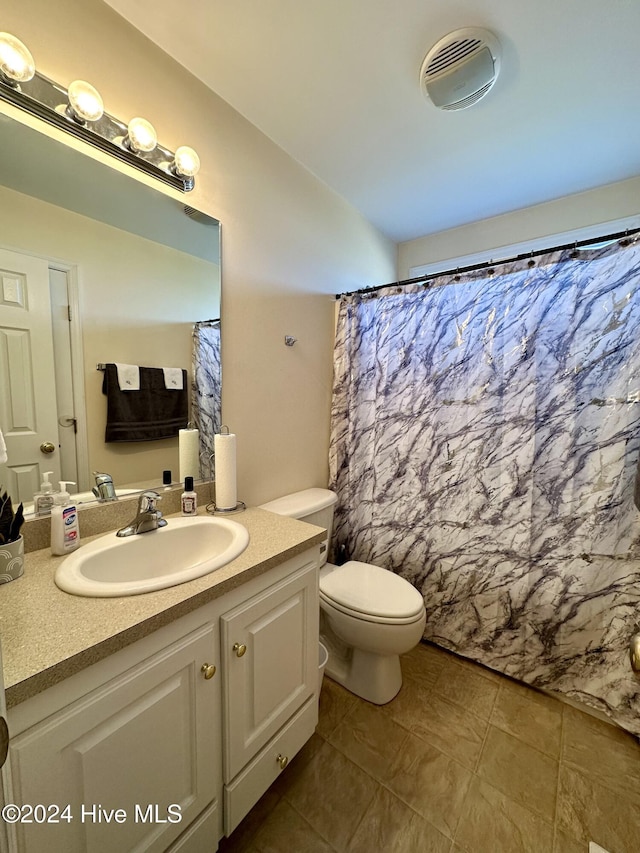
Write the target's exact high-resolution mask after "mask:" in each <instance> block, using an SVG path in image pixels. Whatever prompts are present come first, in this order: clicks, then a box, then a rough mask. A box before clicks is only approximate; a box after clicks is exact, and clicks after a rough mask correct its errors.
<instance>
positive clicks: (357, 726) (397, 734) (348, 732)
mask: <svg viewBox="0 0 640 853" xmlns="http://www.w3.org/2000/svg"><path fill="white" fill-rule="evenodd" d="M408 737H409V732H407V730H406V729H403V728H402V727H401V726H399V725H398V724H397V723H396V722H394V721H393V720H392V719H390V718H389V716H388V715H387V714H385V713H383V712H382V710H381V709H380V708H378V707H375V706H373V705H369V704H367V703H364V702H363V703H361V704H359V705H356V706H354V707H353V708H352V709H351V711H350V712H349V713H348V714H347V716H346V717H345V718H344V719H343V721H342V722H341V723H340V725H339V726H338V727H337V728H336V729H335V730H334V732H333V733H332V734H331V735H330V736H329V738H328V740H329V742H330V743H331V744H332V745H333V746H335V747H336V749H339V750H340V752H342V753H344V755H346V756H347V758H350V759H351V761H353V762H354V763H355V764H357V765H358V767H361V768H362V769H363V770H364V771H365V772H366V773H368V774H369V775H371V776H373V777H374V778H375V779H377V780H378V781H380V782H386V780H387V779H388V776H389V768H390V767H391V766H392V764H393V761H394V759H395V757H396V755H397V754H398V752H401V751H402V749H403V744H404V742H405V740H406V739H407V738H408Z"/></svg>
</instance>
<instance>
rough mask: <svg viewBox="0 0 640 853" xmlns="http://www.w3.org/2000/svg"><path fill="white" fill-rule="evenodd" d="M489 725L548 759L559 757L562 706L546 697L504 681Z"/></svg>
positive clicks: (515, 683)
mask: <svg viewBox="0 0 640 853" xmlns="http://www.w3.org/2000/svg"><path fill="white" fill-rule="evenodd" d="M491 724H492V725H494V726H497V727H498V728H499V729H502V730H503V731H505V732H508V733H509V734H511V735H513V736H514V737H517V738H519V739H520V740H523V741H524V742H525V743H528V744H529V745H530V746H534V747H535V748H536V749H539V750H541V751H542V752H545V753H546V754H547V755H550V756H551V757H552V758H556V759H557V758H559V756H560V741H561V735H562V705H561V704H560V703H559V702H558V701H557V700H556V699H552V698H551V697H550V696H545V695H544V694H543V693H540V692H539V691H537V690H533V689H532V688H530V687H527V686H526V685H524V684H518V683H517V682H515V681H507V680H505V681H504V682H503V683H502V684H501V685H500V690H499V692H498V696H497V698H496V703H495V705H494V707H493V713H492V714H491Z"/></svg>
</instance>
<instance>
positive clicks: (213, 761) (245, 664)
mask: <svg viewBox="0 0 640 853" xmlns="http://www.w3.org/2000/svg"><path fill="white" fill-rule="evenodd" d="M318 565H319V547H318V546H314V547H312V548H310V549H308V550H306V551H304V552H303V553H301V554H299V555H297V556H295V557H293V558H291V559H289V560H287V561H286V562H283V563H281V564H279V565H275V566H273V567H272V568H270V569H269V570H268V571H266V572H263V573H261V574H258V575H256V576H255V577H253V578H251V579H250V580H248V581H246V582H245V583H242V584H241V585H238V586H237V587H236V588H234V589H232V590H230V591H228V592H226V593H224V594H223V595H222V596H220V597H218V598H215V599H213V600H211V601H209V602H208V603H206V604H204V605H202V606H200V607H199V608H198V609H196V610H193V611H192V612H190V613H187V614H186V615H184V616H181V617H180V618H178V619H177V620H176V621H174V622H171V623H170V624H168V625H165V626H164V627H161V628H159V629H157V630H156V631H153V632H152V633H149V634H148V635H147V636H143V637H142V638H141V639H139V640H137V641H136V642H133V643H131V645H128V646H126V647H125V648H123V649H121V650H120V651H117V652H115V653H114V654H112V655H111V656H109V657H106V658H104V659H103V660H100V661H98V662H97V663H95V664H93V665H91V666H88V667H87V668H85V669H82V670H81V671H80V672H77V673H76V674H75V675H72V676H70V677H68V678H66V679H65V680H63V681H61V682H59V683H58V684H55V685H54V686H52V687H50V688H48V689H47V690H44V691H43V692H41V693H38V694H37V695H35V696H33V697H32V698H30V699H27V700H25V701H24V702H22V703H21V704H19V705H17V706H15V707H14V708H11V709H10V710H9V712H8V715H7V716H8V723H9V732H10V748H9V771H10V772H9V774H8V788H9V789H8V790H7V791H6V799H7V802H10V803H16V804H18V805H19V806H20V807H21V809H22V811H23V818H25V817H26V818H27V819H28V822H24V821H20V822H17V823H15V824H12V825H11V826H9V827H8V828H9V833H10V836H11V837H10V850H11V851H12V853H13V851H16V853H41V851H47V853H113V851H115V850H117V851H119V853H120V851H122V853H125V852H126V851H133V850H135V851H136V853H143V851H149V853H165V851H167V853H213V851H215V850H216V849H217V846H218V841H219V839H220V838H221V837H222V835H223V834H229V833H230V832H231V831H232V830H233V829H234V828H235V827H236V826H237V824H238V823H239V822H240V820H241V819H242V817H244V815H245V814H246V813H247V812H248V811H249V809H250V808H251V807H252V806H253V804H254V803H255V802H256V801H257V800H258V799H259V797H260V796H261V795H262V794H263V793H264V792H265V791H266V789H267V788H268V787H269V785H270V784H271V783H272V782H273V781H274V780H275V778H276V777H277V776H278V774H279V773H281V772H282V769H283V768H284V766H286V764H287V763H288V761H289V760H290V759H291V758H292V757H293V755H294V754H295V753H296V752H297V751H298V750H299V749H300V748H301V746H302V745H303V744H304V743H305V742H306V741H307V740H308V739H309V737H311V735H312V734H313V731H314V729H315V726H316V724H317V718H318V711H317V689H318ZM36 806H37V807H38V808H37V809H36ZM67 806H68V808H66V807H67ZM28 807H33V810H32V811H29V808H28ZM223 811H224V814H223Z"/></svg>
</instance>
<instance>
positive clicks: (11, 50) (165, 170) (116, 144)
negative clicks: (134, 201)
mask: <svg viewBox="0 0 640 853" xmlns="http://www.w3.org/2000/svg"><path fill="white" fill-rule="evenodd" d="M0 99H2V100H4V101H7V102H8V103H10V104H13V106H15V107H18V108H20V109H22V110H24V111H25V112H27V113H30V114H31V115H34V116H36V117H37V118H39V119H41V120H43V121H46V122H48V123H49V124H51V125H54V126H55V127H57V128H58V129H60V130H64V131H65V132H66V133H70V134H71V135H72V136H75V137H76V138H78V139H81V140H83V141H84V142H87V143H89V144H90V145H93V146H94V147H95V148H98V149H100V151H103V152H105V153H107V154H110V155H111V156H113V157H116V158H117V159H118V160H120V161H121V162H123V163H128V164H129V165H130V166H134V167H135V168H136V169H140V170H141V171H143V172H146V174H148V175H151V176H152V177H154V178H157V179H158V180H161V181H163V182H164V183H165V184H169V186H171V187H173V188H174V189H178V190H180V191H181V192H189V191H190V190H192V189H193V188H194V186H195V180H194V179H195V176H196V174H197V173H198V170H199V168H200V160H199V158H198V155H197V154H196V152H195V151H194V150H193V148H188V147H187V146H180V147H179V148H178V149H177V150H176V152H175V153H173V152H172V151H169V150H168V149H167V148H163V147H162V146H161V145H158V137H157V134H156V132H155V130H154V128H153V125H152V124H151V123H150V122H148V121H147V120H146V119H143V118H139V117H136V118H133V119H131V121H130V122H129V123H128V125H127V124H124V123H123V122H121V121H120V120H119V119H117V118H115V117H114V116H111V115H109V113H106V112H105V111H104V106H103V103H102V98H101V97H100V94H99V93H98V92H97V91H96V90H95V89H94V88H93V86H91V85H90V84H89V83H86V82H85V81H84V80H74V81H73V83H71V84H70V85H69V88H68V89H64V88H63V87H62V86H60V85H58V84H57V83H56V82H54V81H53V80H50V79H49V78H48V77H45V76H44V74H40V72H39V71H36V68H35V63H34V61H33V57H32V56H31V54H30V53H29V50H28V49H27V47H26V46H25V45H24V44H23V43H22V42H21V41H20V40H19V39H17V38H16V37H15V36H13V35H11V34H10V33H0Z"/></svg>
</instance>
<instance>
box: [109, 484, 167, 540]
mask: <svg viewBox="0 0 640 853" xmlns="http://www.w3.org/2000/svg"><path fill="white" fill-rule="evenodd" d="M160 500H162V498H161V497H160V495H159V494H158V493H157V492H143V493H142V494H141V495H140V499H139V500H138V514H137V515H136V517H135V518H134V519H133V521H132V522H131V523H130V524H127V525H126V527H121V528H120V530H118V532H117V533H116V536H133V535H134V534H136V533H148V532H149V531H150V530H157V529H158V527H165V526H166V524H167V522H166V520H165V519H164V518H163V517H162V513H161V512H160V511H159V510H158V509H157V508H156V502H157V501H160Z"/></svg>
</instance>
